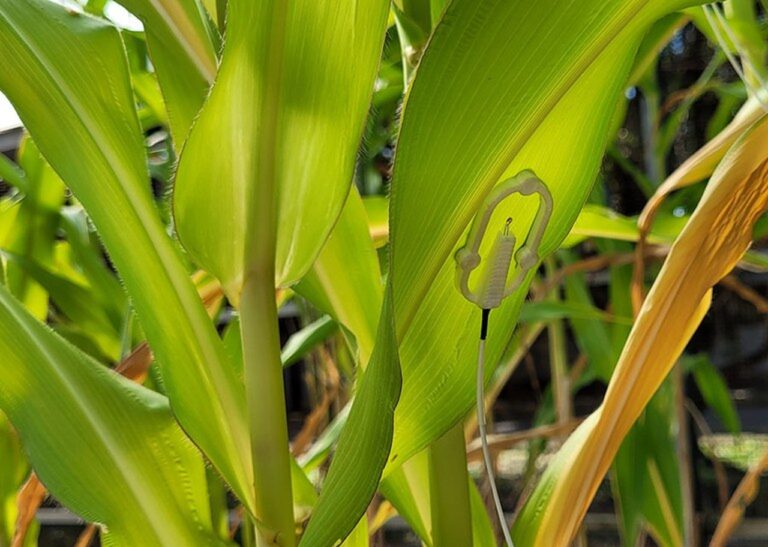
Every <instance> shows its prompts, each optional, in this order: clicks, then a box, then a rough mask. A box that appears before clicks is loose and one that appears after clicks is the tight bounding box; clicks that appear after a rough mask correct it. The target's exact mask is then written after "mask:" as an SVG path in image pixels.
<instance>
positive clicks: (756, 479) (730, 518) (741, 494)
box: [709, 452, 768, 547]
mask: <svg viewBox="0 0 768 547" xmlns="http://www.w3.org/2000/svg"><path fill="white" fill-rule="evenodd" d="M766 469H768V452H766V453H765V454H763V457H762V458H760V461H758V462H757V463H756V464H755V465H753V466H752V467H751V468H750V469H749V472H748V473H747V474H746V475H744V478H743V479H741V482H740V483H739V486H738V487H737V488H736V491H735V492H734V493H733V496H732V497H731V499H730V500H729V501H728V505H727V506H726V507H725V511H723V515H722V516H721V517H720V522H718V523H717V528H716V529H715V533H714V535H713V536H712V541H711V542H710V544H709V545H710V547H723V546H724V545H726V544H727V542H728V538H729V537H731V534H733V531H734V530H736V527H737V526H738V525H739V523H741V519H742V518H743V517H744V510H745V509H746V508H747V507H748V506H749V504H750V503H752V502H753V501H754V499H755V496H757V492H758V490H760V478H761V477H762V476H763V473H764V472H765V470H766Z"/></svg>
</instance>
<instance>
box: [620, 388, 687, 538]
mask: <svg viewBox="0 0 768 547" xmlns="http://www.w3.org/2000/svg"><path fill="white" fill-rule="evenodd" d="M674 395H675V392H674V388H673V385H672V383H671V382H669V381H667V382H665V383H664V384H663V385H662V388H661V389H660V390H659V392H658V393H657V394H656V395H655V396H654V397H653V399H651V401H650V403H649V404H648V407H647V408H646V409H645V412H644V413H643V414H642V416H641V417H640V419H638V421H637V423H636V424H635V425H634V426H633V427H632V430H631V431H630V433H629V435H627V437H626V438H625V439H624V442H623V443H622V445H621V448H620V449H619V451H618V453H617V454H616V458H615V460H614V462H613V468H612V473H611V479H612V486H613V491H614V494H615V496H616V498H617V505H618V508H619V513H620V520H619V523H620V525H621V532H622V539H623V542H624V543H625V544H627V545H634V544H636V543H637V538H638V536H639V534H640V533H641V532H642V531H643V529H646V528H647V529H648V530H649V531H650V534H651V536H653V538H654V540H656V542H657V544H658V545H663V546H668V547H681V546H682V545H683V508H682V503H683V502H682V493H681V490H680V470H679V467H678V460H677V450H676V449H677V443H676V439H675V432H676V429H677V426H676V424H675V423H674V420H673V417H674V416H675V405H674Z"/></svg>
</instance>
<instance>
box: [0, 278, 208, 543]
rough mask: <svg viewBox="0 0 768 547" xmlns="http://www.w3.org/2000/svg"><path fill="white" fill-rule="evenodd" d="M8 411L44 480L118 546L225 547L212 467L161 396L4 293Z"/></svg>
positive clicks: (2, 349)
mask: <svg viewBox="0 0 768 547" xmlns="http://www.w3.org/2000/svg"><path fill="white" fill-rule="evenodd" d="M0 332H2V333H3V336H1V337H0V353H1V354H2V355H3V363H2V366H0V408H2V410H3V411H4V412H5V413H6V414H7V415H8V417H9V418H10V420H11V422H12V423H13V425H14V426H15V427H16V429H18V431H19V433H20V435H21V440H22V443H23V445H24V448H25V450H26V452H27V453H28V454H29V457H30V461H31V463H32V466H33V467H34V469H35V471H36V472H37V474H38V476H39V477H40V479H41V480H42V481H43V483H44V484H45V485H46V487H47V488H48V489H49V490H50V491H51V492H52V493H53V494H54V495H55V496H56V497H57V499H59V500H60V501H61V502H63V503H64V504H65V505H66V506H67V507H69V508H70V509H72V510H73V511H75V512H77V513H79V514H80V515H81V516H83V517H84V518H85V519H87V520H89V521H92V522H98V523H100V524H102V525H104V531H105V534H106V538H105V539H106V542H107V544H108V545H116V546H118V545H119V546H122V545H125V546H131V545H179V546H181V545H189V546H194V545H219V544H221V543H222V542H220V541H219V540H218V539H217V538H216V537H215V536H214V534H213V533H212V531H211V522H210V516H209V511H208V492H207V488H206V482H205V468H204V465H203V462H202V459H201V457H200V454H199V453H198V452H197V450H196V449H195V447H194V446H193V445H192V443H191V442H190V441H189V440H188V439H187V437H186V436H185V435H184V434H183V433H182V431H181V429H180V428H179V426H178V424H177V423H176V421H175V420H174V419H173V417H172V415H171V412H170V409H169V407H168V401H167V400H166V399H165V398H164V397H163V396H161V395H159V394H157V393H154V392H152V391H149V390H147V389H145V388H142V387H140V386H137V385H136V384H133V383H131V382H130V381H128V380H125V379H123V378H121V377H119V376H118V375H117V374H115V373H113V372H111V371H110V370H109V369H107V368H105V367H104V366H102V365H100V364H99V363H97V362H96V361H94V360H93V359H90V358H89V357H87V356H86V355H84V354H82V353H80V352H79V351H78V350H77V349H75V348H74V347H72V346H70V345H69V344H68V343H67V342H65V341H63V340H62V339H60V338H59V337H57V336H56V335H54V334H53V333H52V332H51V331H50V330H48V329H47V328H45V327H44V326H43V325H42V324H40V323H38V322H37V321H35V319H34V318H32V317H31V316H30V315H29V313H28V312H26V311H25V310H24V309H23V308H22V306H21V304H20V303H19V302H18V301H16V300H15V299H14V298H13V297H12V296H11V295H10V294H9V293H8V290H7V289H6V288H5V287H4V286H0Z"/></svg>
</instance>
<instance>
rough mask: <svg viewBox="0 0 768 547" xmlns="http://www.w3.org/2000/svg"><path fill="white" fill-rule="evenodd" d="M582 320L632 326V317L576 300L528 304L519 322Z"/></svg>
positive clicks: (525, 305)
mask: <svg viewBox="0 0 768 547" xmlns="http://www.w3.org/2000/svg"><path fill="white" fill-rule="evenodd" d="M564 318H568V319H576V320H579V319H582V320H593V321H602V322H611V323H619V324H622V325H631V324H632V318H631V317H622V316H618V315H613V314H610V313H607V312H604V311H603V310H601V309H600V308H597V307H595V306H593V305H591V304H588V303H585V302H578V301H574V300H560V301H557V302H527V303H525V304H524V305H523V307H522V308H521V309H520V315H519V316H518V319H517V320H518V322H520V323H536V322H539V321H552V320H555V319H564Z"/></svg>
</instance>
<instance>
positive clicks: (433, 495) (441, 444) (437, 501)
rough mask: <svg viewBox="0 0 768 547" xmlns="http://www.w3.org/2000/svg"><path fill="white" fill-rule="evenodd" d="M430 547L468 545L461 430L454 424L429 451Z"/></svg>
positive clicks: (468, 514)
mask: <svg viewBox="0 0 768 547" xmlns="http://www.w3.org/2000/svg"><path fill="white" fill-rule="evenodd" d="M429 493H430V504H431V510H432V543H433V545H472V512H471V508H470V505H469V473H467V452H466V447H465V446H464V426H463V424H462V423H458V424H456V425H455V426H453V427H452V428H451V429H450V430H449V431H448V432H447V433H446V434H445V435H443V436H442V437H440V438H439V439H437V440H436V441H435V442H433V443H432V444H431V445H430V447H429Z"/></svg>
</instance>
